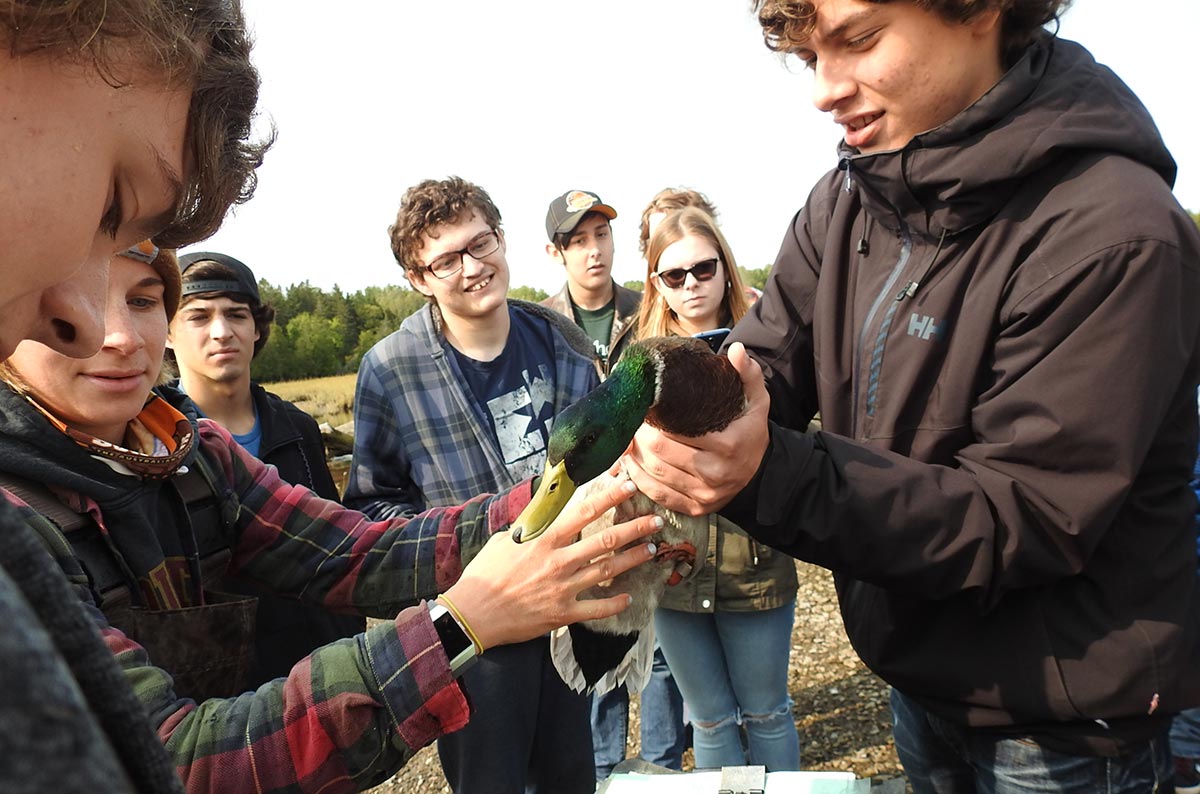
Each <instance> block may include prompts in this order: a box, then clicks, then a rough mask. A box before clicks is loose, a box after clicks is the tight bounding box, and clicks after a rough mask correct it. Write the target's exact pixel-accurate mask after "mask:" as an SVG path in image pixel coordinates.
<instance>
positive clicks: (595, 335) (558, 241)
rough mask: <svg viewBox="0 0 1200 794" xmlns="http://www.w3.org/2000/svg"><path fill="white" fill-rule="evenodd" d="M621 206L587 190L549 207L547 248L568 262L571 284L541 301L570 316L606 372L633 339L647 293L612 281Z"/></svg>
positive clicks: (571, 192) (555, 257)
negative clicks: (614, 229) (614, 235)
mask: <svg viewBox="0 0 1200 794" xmlns="http://www.w3.org/2000/svg"><path fill="white" fill-rule="evenodd" d="M616 217H617V211H616V210H615V209H613V208H612V207H610V206H609V205H607V204H605V203H604V202H603V201H601V200H600V197H599V196H598V195H596V194H595V193H592V192H589V191H587V190H568V191H567V192H566V193H563V194H562V195H561V196H559V197H558V198H556V199H554V201H552V202H550V207H549V209H547V210H546V234H547V235H548V236H549V237H550V242H549V243H548V244H547V245H546V253H547V254H548V255H549V256H550V258H551V259H553V260H554V261H556V262H558V263H559V264H561V265H562V266H563V269H564V270H565V271H566V274H567V283H566V284H564V285H563V288H562V289H561V290H560V291H559V293H558V294H557V295H554V296H553V297H550V298H547V299H546V300H544V301H542V305H543V306H546V307H549V308H551V309H554V311H556V312H558V313H560V314H562V315H565V316H566V317H570V318H571V319H572V320H574V321H575V322H576V323H577V324H578V325H579V327H580V328H582V329H583V330H584V332H585V333H586V334H587V335H588V337H590V338H591V340H592V345H593V346H594V347H595V350H596V358H597V361H598V366H599V368H600V373H601V374H602V375H607V374H608V372H609V370H611V369H612V367H613V365H614V364H616V363H617V359H619V358H620V357H621V352H622V351H623V350H624V349H625V347H626V345H628V344H629V342H630V341H631V340H632V339H633V326H634V324H635V321H636V320H637V313H638V308H639V307H640V306H641V304H642V293H640V292H637V291H635V290H631V289H626V288H625V287H622V286H621V285H620V284H618V283H617V282H616V281H614V280H613V277H612V265H613V239H612V226H611V225H610V224H609V221H611V220H612V219H614V218H616Z"/></svg>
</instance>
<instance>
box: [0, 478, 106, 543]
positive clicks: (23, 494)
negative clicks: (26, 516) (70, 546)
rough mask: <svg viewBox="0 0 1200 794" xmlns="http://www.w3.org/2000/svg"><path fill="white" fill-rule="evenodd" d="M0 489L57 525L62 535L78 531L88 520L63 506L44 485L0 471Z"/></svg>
mask: <svg viewBox="0 0 1200 794" xmlns="http://www.w3.org/2000/svg"><path fill="white" fill-rule="evenodd" d="M0 488H3V489H4V490H6V491H8V492H9V493H12V494H15V495H16V496H18V497H20V498H21V500H22V501H24V502H25V504H27V505H29V506H30V507H32V508H33V509H34V510H36V511H38V512H39V513H41V514H42V515H44V516H45V517H46V518H49V519H50V520H52V521H53V522H54V523H55V524H58V526H59V528H60V529H61V530H62V531H63V532H64V533H66V532H71V531H73V530H76V529H79V528H80V527H82V526H83V525H84V524H85V523H87V522H88V520H89V519H88V517H87V516H86V515H83V514H81V513H76V512H75V511H74V510H72V509H71V508H69V507H67V506H66V505H65V504H63V503H62V501H61V500H60V499H59V498H58V497H56V496H55V495H54V494H53V493H51V491H50V489H49V488H47V487H46V486H45V485H43V484H41V483H38V482H34V481H33V480H27V479H25V478H24V477H18V476H17V475H15V474H9V473H8V472H6V471H0Z"/></svg>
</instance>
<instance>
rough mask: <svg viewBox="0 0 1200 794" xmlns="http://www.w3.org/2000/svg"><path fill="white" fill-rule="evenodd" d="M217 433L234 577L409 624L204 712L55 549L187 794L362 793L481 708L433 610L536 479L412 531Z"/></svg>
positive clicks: (350, 644)
mask: <svg viewBox="0 0 1200 794" xmlns="http://www.w3.org/2000/svg"><path fill="white" fill-rule="evenodd" d="M201 436H202V445H203V453H204V454H206V455H207V456H209V460H210V461H213V462H215V463H216V468H217V470H218V471H219V472H221V474H222V477H223V480H224V482H225V483H226V484H227V485H228V487H229V491H228V492H227V493H223V494H221V495H220V496H221V498H222V499H223V500H228V502H227V507H229V508H230V509H231V510H235V511H236V522H235V523H236V527H237V530H238V532H239V540H238V542H237V543H236V546H235V548H234V550H233V551H234V555H233V560H232V563H231V572H236V573H238V574H240V575H243V576H247V577H251V578H254V579H256V580H258V581H260V582H262V583H264V584H266V585H268V586H270V587H272V588H274V589H276V590H278V591H279V592H281V593H286V594H292V595H295V596H297V597H299V598H303V599H305V600H309V601H314V602H317V603H323V604H326V605H327V606H329V607H331V608H338V609H342V610H346V611H350V610H353V611H360V612H365V613H367V614H372V615H377V616H380V617H393V618H394V620H391V621H389V622H386V623H383V624H380V625H377V626H375V627H373V628H371V629H369V630H368V631H367V632H365V633H364V634H360V635H358V636H357V637H353V638H348V639H345V640H340V641H338V642H336V643H333V644H331V645H327V646H325V647H323V648H320V649H318V650H317V651H315V652H314V653H312V654H311V655H310V656H309V657H307V658H306V659H304V660H303V661H301V662H300V663H299V664H297V665H296V667H295V668H293V670H292V672H291V674H290V675H289V676H288V677H287V678H286V679H280V680H277V681H272V682H270V683H267V684H264V685H263V686H261V687H260V688H259V689H258V690H257V691H255V692H248V693H245V694H243V695H241V696H240V697H237V698H230V699H224V700H209V701H205V702H204V703H201V704H199V705H197V704H196V703H195V702H194V701H191V700H183V699H179V698H178V697H176V695H175V694H174V690H173V685H172V682H171V679H170V676H169V674H168V672H167V671H164V670H162V669H160V668H157V667H155V666H153V664H152V660H150V659H148V658H147V654H146V651H145V650H144V649H143V648H142V647H141V646H140V645H138V644H137V643H135V642H133V641H132V640H130V639H129V638H128V637H126V636H125V635H124V634H123V633H122V632H120V631H119V630H117V629H115V628H112V627H110V626H108V624H107V621H106V620H105V619H104V616H103V615H102V614H101V613H100V611H99V610H98V609H96V608H95V607H94V605H91V597H90V594H89V592H88V589H87V586H86V577H84V576H83V575H82V571H81V570H80V569H79V565H78V563H77V562H76V561H75V560H74V559H73V558H71V557H69V551H68V550H69V546H68V545H67V544H66V541H65V539H64V540H63V542H62V543H61V544H54V545H55V546H56V548H54V549H52V551H53V552H54V553H55V554H56V555H57V556H59V557H60V558H62V559H60V564H62V566H63V567H64V570H65V571H66V572H67V573H68V576H69V578H71V579H72V580H73V581H74V582H76V584H77V586H78V589H79V591H80V593H81V597H82V598H84V599H85V600H86V601H87V602H88V603H89V605H91V608H92V610H93V611H94V614H95V618H96V621H97V623H98V624H99V625H100V626H101V629H102V632H103V634H104V637H105V640H106V642H107V643H108V645H109V647H110V649H111V650H112V651H113V653H114V654H115V655H116V658H117V661H118V662H119V664H120V665H121V667H122V668H123V669H124V671H125V673H126V677H127V679H128V681H129V682H130V684H131V685H132V686H133V688H134V691H135V693H136V694H137V696H138V698H139V700H141V702H142V703H143V704H144V705H145V706H146V708H147V710H148V711H149V713H150V715H151V720H152V722H153V723H154V724H155V725H156V726H157V729H158V732H159V735H160V736H161V737H162V739H163V741H164V743H165V744H166V747H167V749H168V751H169V752H170V753H171V755H172V757H173V758H174V760H175V763H176V765H177V769H178V771H179V773H180V776H181V777H182V778H183V780H184V783H185V786H186V788H187V790H188V791H191V792H221V793H222V794H229V792H240V791H246V792H309V791H320V792H326V793H329V794H332V792H339V791H359V790H361V789H363V788H368V787H370V786H372V785H375V784H377V783H379V782H382V781H383V780H385V779H387V778H388V777H389V776H390V775H392V774H393V773H394V772H395V771H396V770H397V769H399V768H400V767H401V766H403V765H404V763H405V762H406V761H407V760H408V759H409V758H410V757H411V756H412V754H413V753H414V752H415V751H416V750H417V749H419V748H421V747H423V746H425V745H427V744H429V743H430V742H432V741H433V740H434V739H436V738H438V737H439V736H441V735H442V734H445V733H448V732H450V731H454V730H457V729H459V728H461V727H462V726H463V725H465V724H466V722H467V720H468V718H469V716H470V708H469V705H468V703H467V700H466V697H465V695H464V692H463V691H462V689H461V688H460V686H459V685H458V683H457V682H455V681H454V680H453V679H452V677H451V676H450V670H449V662H448V660H447V658H446V654H445V651H444V650H443V649H442V646H441V644H440V643H439V642H438V639H437V635H436V632H435V631H434V628H433V624H432V622H431V621H430V620H429V614H428V610H427V609H426V608H425V607H424V605H423V603H422V602H423V600H425V599H429V598H432V597H433V596H434V595H436V594H437V593H439V592H443V591H444V590H445V589H446V588H448V587H449V586H450V585H451V584H453V582H454V581H456V580H457V578H458V576H459V575H460V574H461V572H462V568H463V566H464V565H466V564H467V563H468V562H469V561H470V559H472V558H473V557H474V555H475V553H477V551H478V550H479V548H480V547H481V546H482V544H483V543H484V542H486V540H487V538H488V537H489V535H490V534H491V533H492V532H493V531H495V530H496V529H500V528H505V527H507V525H508V524H509V523H510V522H511V521H512V520H513V519H515V517H516V516H517V514H518V513H519V512H520V510H521V509H522V508H523V507H524V506H525V504H526V503H527V502H528V500H529V498H530V486H529V483H523V484H522V485H520V486H517V487H516V488H513V489H511V490H510V491H508V492H506V493H504V494H500V495H498V496H493V497H487V498H484V497H481V498H478V499H474V500H472V501H471V502H469V503H467V504H466V505H462V506H459V507H455V508H446V509H436V510H430V511H428V512H426V513H424V514H422V515H420V516H417V517H415V518H413V519H409V520H406V519H396V520H392V521H384V522H371V521H369V520H367V519H366V518H365V517H364V516H362V515H360V514H358V513H354V512H353V511H349V510H346V509H343V508H342V507H340V506H339V505H336V504H334V503H330V502H325V501H323V500H321V499H319V498H318V497H316V496H314V495H313V494H312V493H310V492H309V491H307V490H305V489H303V488H297V487H293V486H290V485H287V484H285V483H283V482H282V481H281V480H279V478H278V475H277V474H276V473H275V470H274V469H273V468H272V467H270V466H265V465H263V464H262V463H260V462H259V461H258V460H256V459H254V458H252V457H250V456H248V455H246V454H244V453H243V452H242V450H241V448H240V447H238V446H237V445H236V444H235V443H233V442H232V440H231V439H229V438H228V436H227V435H226V434H225V432H224V431H223V430H221V429H220V428H217V427H216V426H215V425H211V424H209V423H204V427H203V428H202V432H201ZM401 609H403V611H400V610H401ZM397 613H399V614H398V615H397Z"/></svg>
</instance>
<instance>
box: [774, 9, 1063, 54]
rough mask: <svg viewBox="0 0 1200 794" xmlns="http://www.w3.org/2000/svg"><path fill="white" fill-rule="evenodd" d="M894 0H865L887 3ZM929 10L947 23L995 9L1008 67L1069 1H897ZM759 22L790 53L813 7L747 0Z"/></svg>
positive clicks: (802, 37) (808, 30)
mask: <svg viewBox="0 0 1200 794" xmlns="http://www.w3.org/2000/svg"><path fill="white" fill-rule="evenodd" d="M895 1H896V0H867V2H869V3H890V2H895ZM901 1H902V2H911V3H912V4H913V5H915V6H917V7H918V8H923V9H925V10H926V11H932V12H934V13H935V14H937V15H938V16H940V17H941V18H942V19H944V20H946V21H947V22H966V21H967V20H969V19H971V18H973V17H974V16H975V15H976V14H979V13H982V12H984V11H987V10H989V9H999V11H1000V15H1001V19H1002V20H1003V22H1002V23H1001V24H1002V27H1001V34H1000V48H1001V53H1002V57H1003V60H1004V65H1005V67H1008V66H1011V65H1012V64H1013V63H1015V62H1016V60H1017V59H1018V58H1019V57H1020V56H1021V53H1022V52H1023V51H1024V50H1025V48H1026V47H1028V46H1029V43H1030V42H1031V41H1033V36H1034V34H1035V33H1036V32H1037V31H1038V30H1039V29H1040V28H1041V27H1042V26H1043V25H1046V24H1048V23H1050V22H1051V21H1053V20H1055V19H1058V18H1059V17H1060V16H1062V13H1063V12H1064V11H1066V10H1067V7H1068V6H1070V4H1071V0H901ZM750 8H751V9H752V10H753V11H754V12H755V13H756V14H757V15H758V22H759V24H760V25H762V29H763V41H765V42H766V45H767V48H768V49H771V50H774V51H775V52H785V53H786V52H794V51H796V50H798V49H801V48H803V47H804V46H805V43H806V42H807V41H808V37H809V36H811V35H812V30H813V24H814V23H815V21H816V9H815V7H814V6H813V3H812V0H750Z"/></svg>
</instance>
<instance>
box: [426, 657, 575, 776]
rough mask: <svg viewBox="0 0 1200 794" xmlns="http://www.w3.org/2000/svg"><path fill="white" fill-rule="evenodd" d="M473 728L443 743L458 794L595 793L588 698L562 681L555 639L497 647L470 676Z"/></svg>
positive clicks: (466, 677) (446, 764)
mask: <svg viewBox="0 0 1200 794" xmlns="http://www.w3.org/2000/svg"><path fill="white" fill-rule="evenodd" d="M462 681H463V687H464V689H466V692H467V697H468V699H470V701H471V721H470V722H468V723H467V726H466V727H465V728H463V729H462V730H460V731H456V732H455V733H450V734H447V735H445V736H443V737H442V738H441V739H438V757H439V758H440V759H441V761H442V771H443V772H445V774H446V780H447V781H448V782H449V783H450V788H451V790H452V791H454V792H456V794H535V793H537V794H547V792H550V793H551V794H592V792H594V791H595V790H596V781H595V779H594V778H593V777H592V768H591V767H590V766H588V764H587V757H588V753H589V752H590V751H591V749H592V736H591V730H590V728H589V726H588V699H587V696H586V695H581V694H579V693H577V692H575V691H573V690H572V689H571V688H570V687H568V686H567V685H566V684H564V683H563V682H562V679H561V678H560V677H559V675H558V671H557V670H555V669H554V664H553V662H551V661H550V638H549V637H538V638H537V639H534V640H529V641H528V642H521V643H516V644H514V645H497V646H496V647H495V648H488V650H487V653H486V654H484V655H483V656H481V657H479V661H478V662H477V663H476V664H475V666H474V667H472V668H471V669H470V670H468V671H467V672H466V674H465V675H464V676H463V678H462Z"/></svg>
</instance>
